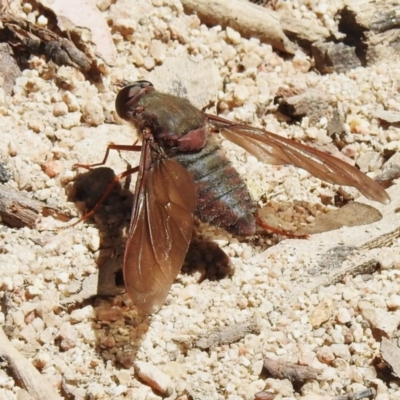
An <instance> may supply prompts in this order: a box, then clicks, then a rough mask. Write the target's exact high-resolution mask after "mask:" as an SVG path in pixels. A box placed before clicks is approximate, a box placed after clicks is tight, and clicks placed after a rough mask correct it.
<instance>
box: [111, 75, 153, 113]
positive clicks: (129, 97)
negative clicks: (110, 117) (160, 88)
mask: <svg viewBox="0 0 400 400" xmlns="http://www.w3.org/2000/svg"><path fill="white" fill-rule="evenodd" d="M148 88H153V84H152V83H151V82H149V81H137V82H134V83H132V84H130V85H128V86H125V87H124V88H123V89H121V90H120V91H119V92H118V95H117V98H116V99H115V109H116V111H117V114H118V115H119V116H120V117H121V118H122V119H125V118H126V116H127V115H126V113H127V111H128V110H129V108H130V107H131V106H132V105H133V104H134V103H135V102H136V101H137V100H138V99H139V97H140V96H141V95H142V94H143V93H145V92H146V89H148Z"/></svg>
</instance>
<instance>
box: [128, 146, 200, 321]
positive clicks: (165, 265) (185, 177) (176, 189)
mask: <svg viewBox="0 0 400 400" xmlns="http://www.w3.org/2000/svg"><path fill="white" fill-rule="evenodd" d="M150 159H151V149H150V144H149V142H146V141H145V143H144V144H143V148H142V155H141V161H140V169H139V173H138V178H137V183H136V191H135V200H134V205H133V211H132V219H131V225H130V230H129V236H128V241H127V244H126V250H125V256H124V281H125V286H126V290H127V292H128V295H129V297H130V298H131V300H132V301H133V303H134V304H135V305H136V306H137V307H138V308H139V309H140V310H141V311H143V312H146V313H149V314H152V313H155V312H157V311H158V310H159V309H160V308H161V306H162V305H163V304H164V301H165V299H166V297H167V295H168V292H169V289H170V287H171V285H172V283H173V281H174V280H175V278H176V276H177V275H178V273H179V271H180V269H181V267H182V264H183V261H184V259H185V255H186V253H187V250H188V247H189V244H190V240H191V237H192V232H193V215H194V209H195V207H196V200H197V198H196V189H195V185H194V182H193V178H192V177H191V175H190V174H189V172H188V171H187V170H186V169H185V168H184V167H182V166H181V165H180V164H178V163H177V162H176V161H174V160H171V159H160V160H157V161H155V162H151V161H150Z"/></svg>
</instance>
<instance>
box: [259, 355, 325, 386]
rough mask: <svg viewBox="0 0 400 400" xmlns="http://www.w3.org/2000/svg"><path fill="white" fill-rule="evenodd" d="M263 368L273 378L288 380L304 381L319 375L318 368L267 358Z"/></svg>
mask: <svg viewBox="0 0 400 400" xmlns="http://www.w3.org/2000/svg"><path fill="white" fill-rule="evenodd" d="M264 368H265V369H266V370H267V371H268V372H269V373H270V374H271V376H272V377H273V378H275V379H288V380H289V381H290V382H305V381H308V380H312V379H317V378H318V375H319V370H317V369H315V368H312V367H307V366H304V365H297V364H293V363H288V362H284V361H277V360H271V359H269V358H267V359H266V360H265V361H264Z"/></svg>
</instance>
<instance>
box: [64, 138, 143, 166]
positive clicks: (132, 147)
mask: <svg viewBox="0 0 400 400" xmlns="http://www.w3.org/2000/svg"><path fill="white" fill-rule="evenodd" d="M137 142H138V141H137V140H136V142H135V143H134V144H133V145H123V144H114V143H110V144H109V145H108V146H107V150H106V154H105V155H104V158H103V161H101V162H98V163H95V164H80V163H77V164H74V165H73V166H72V169H76V168H85V169H91V168H94V167H99V166H101V165H104V164H105V163H106V162H107V159H108V155H109V153H110V150H119V151H121V150H122V151H141V149H142V146H137V145H136V143H137Z"/></svg>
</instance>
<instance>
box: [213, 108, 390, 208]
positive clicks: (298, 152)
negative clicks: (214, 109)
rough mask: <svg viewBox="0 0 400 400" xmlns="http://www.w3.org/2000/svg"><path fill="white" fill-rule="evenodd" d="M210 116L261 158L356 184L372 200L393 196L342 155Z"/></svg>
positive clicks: (333, 180) (340, 182)
mask: <svg viewBox="0 0 400 400" xmlns="http://www.w3.org/2000/svg"><path fill="white" fill-rule="evenodd" d="M206 115H207V118H208V120H209V122H210V124H211V127H212V128H214V129H215V128H216V129H218V130H219V131H220V132H221V133H222V135H223V136H224V137H226V138H227V139H228V140H230V141H231V142H233V143H235V144H237V145H238V146H240V147H243V148H244V149H245V150H247V151H248V152H249V153H250V154H252V155H254V156H255V157H257V158H258V159H259V160H260V161H264V162H266V163H270V164H275V165H279V164H292V165H294V166H296V167H299V168H303V169H305V170H306V171H308V172H310V173H311V174H312V175H314V176H316V177H317V178H320V179H322V180H324V181H327V182H330V183H335V184H338V185H345V186H354V187H356V188H357V189H358V190H359V191H360V192H361V193H362V194H363V195H364V196H365V197H368V198H369V199H371V200H375V201H379V202H381V203H383V204H387V203H389V202H390V197H389V195H388V194H387V193H386V191H385V190H384V189H383V188H382V187H381V186H380V185H379V184H378V183H377V182H375V181H374V180H373V179H371V178H370V177H369V176H367V175H365V174H364V173H362V172H361V171H359V170H358V169H357V168H355V167H353V166H352V165H350V164H348V163H346V162H345V161H342V160H340V159H339V158H336V157H334V156H332V155H330V154H328V153H325V152H323V151H320V150H318V149H316V148H314V147H310V146H307V145H305V144H302V143H299V142H296V141H294V140H290V139H286V138H284V137H282V136H279V135H276V134H274V133H272V132H268V131H265V130H261V129H257V128H253V127H251V126H247V125H242V124H235V123H233V122H232V121H229V120H226V119H224V118H221V117H217V116H214V115H209V114H206Z"/></svg>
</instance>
